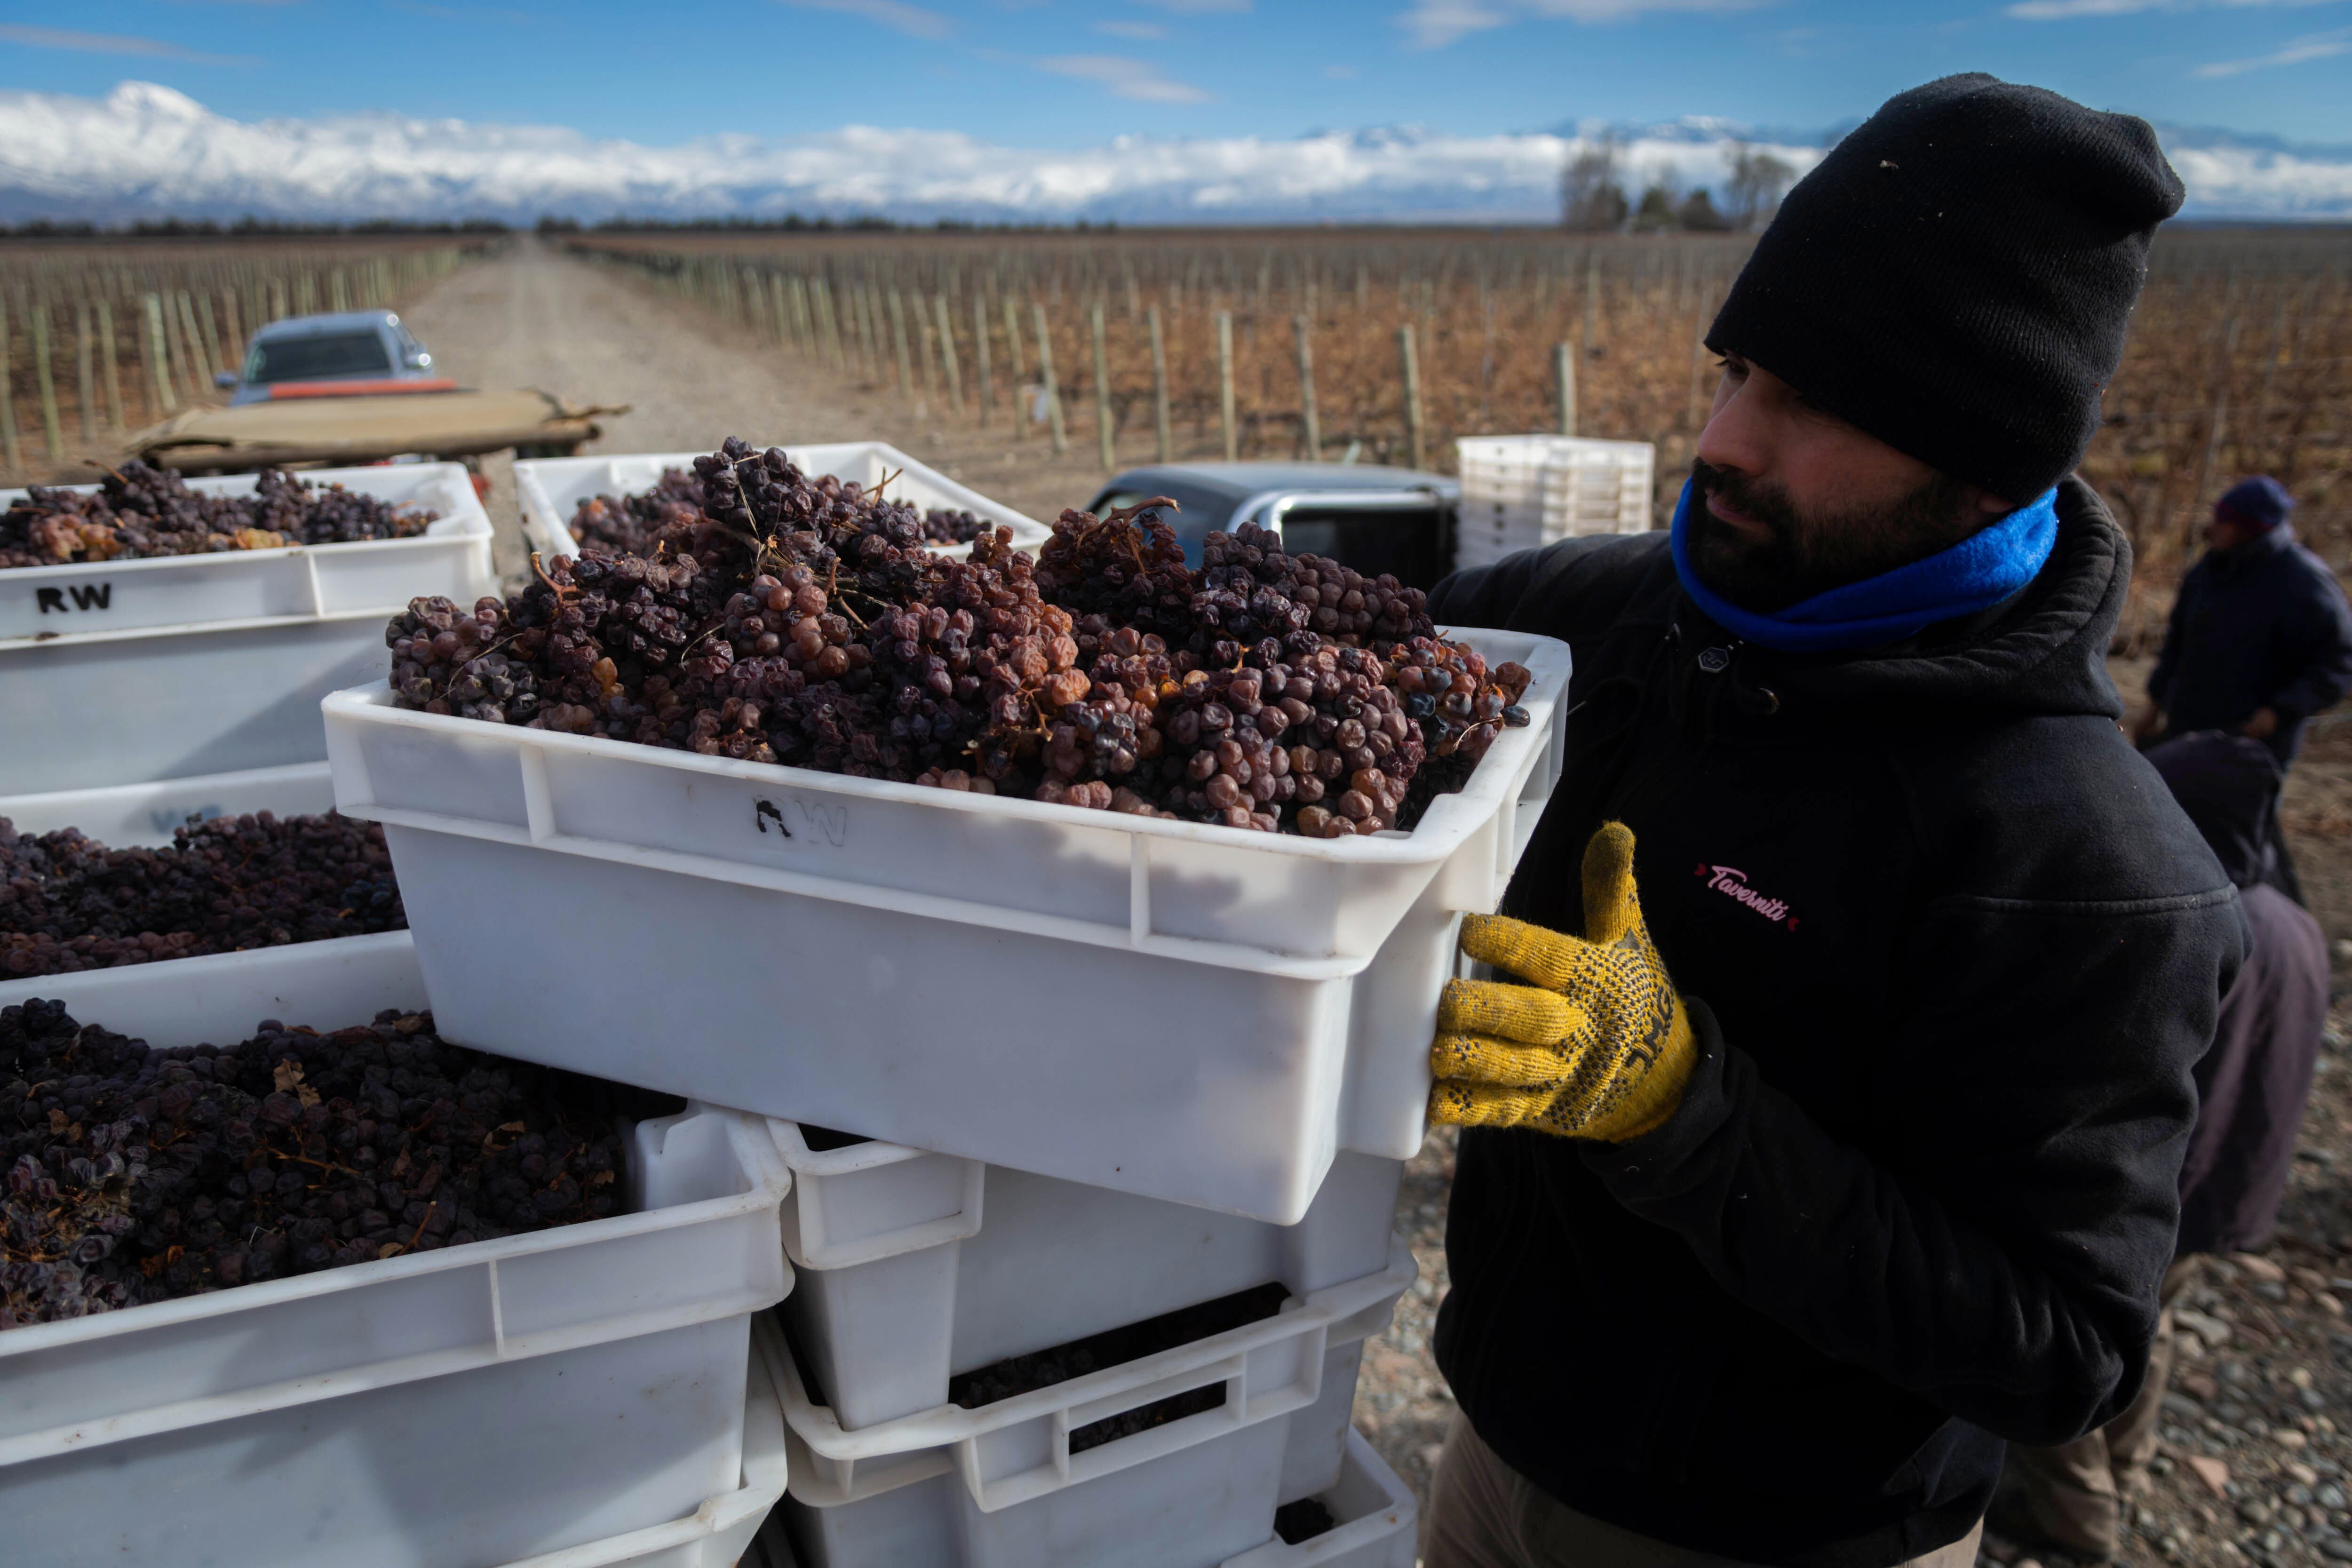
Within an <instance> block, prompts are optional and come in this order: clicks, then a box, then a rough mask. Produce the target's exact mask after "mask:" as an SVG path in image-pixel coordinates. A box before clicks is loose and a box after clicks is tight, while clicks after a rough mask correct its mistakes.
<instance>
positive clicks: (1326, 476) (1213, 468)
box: [1087, 463, 1462, 588]
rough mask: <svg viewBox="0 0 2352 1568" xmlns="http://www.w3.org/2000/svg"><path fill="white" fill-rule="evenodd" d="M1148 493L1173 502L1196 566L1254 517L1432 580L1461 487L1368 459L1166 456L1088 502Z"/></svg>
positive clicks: (1288, 538) (1337, 551) (1320, 546)
mask: <svg viewBox="0 0 2352 1568" xmlns="http://www.w3.org/2000/svg"><path fill="white" fill-rule="evenodd" d="M1152 496H1166V497H1168V498H1169V499H1170V500H1173V501H1174V502H1176V504H1177V506H1178V508H1179V510H1177V511H1176V512H1175V513H1174V514H1173V515H1171V516H1170V517H1169V518H1168V520H1167V521H1168V522H1169V523H1170V525H1171V526H1172V527H1173V528H1174V529H1175V530H1176V537H1177V539H1178V541H1179V542H1181V543H1182V544H1183V546H1184V558H1185V559H1186V560H1187V561H1189V562H1191V563H1192V564H1193V565H1195V566H1197V565H1199V564H1200V563H1201V542H1202V540H1204V539H1206V538H1207V537H1208V536H1209V535H1210V534H1211V533H1212V532H1213V531H1218V530H1223V531H1225V532H1228V533H1230V532H1232V531H1234V529H1236V528H1238V527H1240V526H1241V525H1242V524H1243V523H1244V522H1254V523H1255V524H1257V525H1258V526H1259V527H1260V528H1265V529H1271V530H1272V531H1275V532H1276V533H1278V534H1280V535H1281V536H1282V540H1283V544H1284V547H1285V548H1286V549H1288V550H1291V551H1294V552H1299V553H1302V554H1311V555H1325V556H1328V557H1330V558H1331V559H1333V560H1335V561H1338V562H1339V563H1341V564H1343V565H1347V566H1352V567H1354V568H1355V569H1356V570H1357V571H1359V572H1361V573H1363V574H1365V575H1366V576H1378V575H1380V574H1381V573H1383V572H1388V573H1393V574H1395V576H1396V579H1397V581H1398V582H1400V583H1402V584H1405V585H1406V586H1407V587H1412V588H1429V587H1434V586H1435V585H1436V584H1437V580H1438V579H1439V578H1441V577H1443V576H1444V575H1445V574H1446V573H1448V572H1450V571H1452V570H1453V566H1454V514H1455V510H1456V509H1457V507H1458V505H1459V503H1460V501H1461V498H1462V487H1461V486H1460V485H1459V484H1458V483H1456V482H1455V481H1454V480H1453V479H1447V478H1445V477H1444V475H1443V474H1425V473H1422V472H1419V471H1417V470H1415V469H1412V468H1380V467H1378V466H1375V465H1372V464H1368V463H1164V464H1158V465H1155V466H1153V467H1151V468H1129V469H1128V470H1127V471H1126V472H1125V473H1122V474H1119V475H1118V476H1117V477H1116V478H1114V479H1111V481H1110V482H1109V483H1108V484H1107V485H1105V486H1104V487H1103V489H1102V490H1101V491H1100V493H1098V494H1097V496H1096V497H1095V499H1094V500H1093V501H1092V502H1091V503H1089V505H1088V507H1087V510H1090V511H1094V512H1097V513H1099V512H1102V511H1105V510H1108V509H1110V508H1112V507H1121V506H1132V505H1134V504H1135V503H1136V502H1137V501H1139V500H1148V499H1149V498H1150V497H1152Z"/></svg>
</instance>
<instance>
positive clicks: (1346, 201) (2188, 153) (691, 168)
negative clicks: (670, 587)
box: [0, 81, 2352, 223]
mask: <svg viewBox="0 0 2352 1568" xmlns="http://www.w3.org/2000/svg"><path fill="white" fill-rule="evenodd" d="M1603 133H1604V132H1603V130H1602V128H1600V127H1572V126H1562V127H1559V128H1556V129H1553V130H1550V131H1541V132H1519V133H1511V134H1503V135H1489V136H1459V135H1450V134H1446V133H1444V132H1432V131H1426V130H1421V129H1417V128H1411V127H1390V128H1383V129H1379V130H1369V131H1354V132H1324V133H1318V134H1314V135H1308V136H1302V137H1297V138H1293V139H1289V140H1279V139H1272V138H1264V137H1248V136H1236V137H1227V138H1217V139H1197V140H1189V141H1150V140H1142V139H1136V138H1127V137H1121V138H1118V139H1117V140H1114V141H1110V142H1105V143H1103V144H1101V145H1099V146H1095V147H1088V148H1083V149H1079V150H1076V151H1050V150H1036V149H1029V148H1019V147H1007V146H1000V145H996V144H993V143H991V142H982V141H979V140H976V139H974V138H972V137H970V136H965V135H962V134H960V133H956V132H938V131H906V130H886V129H880V128H876V127H871V126H845V127H844V128H842V129H841V130H838V131H835V132H828V133H826V134H824V135H819V136H810V137H801V138H794V139H790V140H778V141H766V140H761V139H757V138H753V137H748V136H714V137H706V138H702V139H699V140H697V141H693V142H683V143H680V144H678V145H676V146H669V147H650V146H645V145H642V144H639V143H636V142H618V141H603V142H600V141H595V140H593V139H591V138H589V137H587V136H583V135H582V134H581V133H580V132H576V131H572V130H568V129H564V128H562V127H558V126H511V125H495V124H487V123H480V122H476V121H463V120H423V119H415V118H411V117H408V116H404V115H396V114H388V113H363V114H352V115H345V116H336V117H331V118H321V119H316V120H268V121H236V120H231V119H228V118H226V116H223V115H218V114H215V113H214V112H212V111H211V110H208V109H206V108H205V107H204V105H202V104H200V103H198V102H196V101H195V100H193V99H190V98H188V97H186V96H185V95H184V94H182V93H179V92H175V91H173V89H170V88H165V87H158V86H155V85H154V84H152V83H149V82H136V81H126V82H123V83H122V84H121V85H120V86H118V87H117V88H115V89H114V90H113V91H112V92H110V93H108V94H107V95H106V96H105V97H103V98H81V97H75V96H72V95H68V94H63V93H43V92H25V91H0V221H6V222H23V221H26V220H27V219H32V218H42V217H46V218H52V219H88V220H91V221H95V222H100V223H119V222H125V221H130V220H134V219H139V218H159V217H164V216H176V217H183V218H203V217H212V218H220V219H234V218H236V217H239V216H244V215H246V214H248V213H250V214H255V215H257V216H264V217H278V218H289V219H305V220H328V219H363V218H370V217H395V218H412V219H437V218H464V217H491V218H500V219H504V220H507V221H509V222H530V221H531V220H534V219H536V218H538V217H539V216H541V215H543V214H555V215H558V216H570V217H578V218H583V219H595V218H600V217H605V216H614V215H616V214H626V215H631V216H646V217H673V218H681V217H706V216H727V215H730V214H740V215H743V216H782V215H783V214H785V213H787V212H799V213H803V214H806V215H810V216H815V215H819V214H829V215H833V216H848V215H853V214H860V213H871V214H877V215H880V216H888V217H894V218H899V219H908V220H921V221H928V220H929V219H932V218H936V217H955V218H966V219H972V220H976V221H982V222H1002V221H1024V220H1034V221H1066V220H1068V219H1072V218H1078V217H1085V218H1088V219H1093V220H1097V221H1099V220H1103V219H1116V220H1118V221H1120V222H1126V223H1138V222H1143V223H1150V222H1192V223H1200V222H1223V223H1238V222H1247V221H1275V222H1319V221H1325V220H1368V221H1385V222H1440V221H1447V220H1454V221H1473V222H1508V221H1538V220H1541V219H1544V218H1547V217H1549V216H1551V215H1552V214H1553V212H1554V211H1555V210H1556V209H1555V202H1556V192H1557V189H1558V182H1559V171H1560V169H1561V167H1562V165H1563V164H1564V163H1565V162H1566V161H1567V160H1568V159H1569V158H1570V157H1571V156H1573V155H1574V154H1575V153H1577V152H1578V151H1579V150H1580V148H1581V147H1584V146H1587V145H1590V144H1591V142H1592V141H1593V140H1594V139H1595V138H1597V137H1598V136H1600V135H1601V134H1603ZM1617 134H1618V135H1619V137H1620V138H1621V140H1622V158H1623V161H1624V167H1625V169H1626V171H1627V174H1628V176H1629V178H1628V184H1632V185H1636V186H1638V185H1641V184H1647V183H1649V182H1650V181H1652V180H1654V179H1655V178H1657V177H1659V176H1660V175H1662V174H1663V175H1667V176H1669V177H1670V178H1671V180H1672V181H1673V183H1675V184H1677V185H1679V186H1681V187H1683V188H1688V187H1691V186H1696V185H1712V186H1716V187H1717V189H1718V190H1719V189H1720V185H1721V183H1722V180H1723V177H1724V173H1725V168H1724V160H1725V156H1726V153H1727V149H1728V148H1729V147H1730V145H1731V143H1732V142H1734V140H1735V139H1737V136H1738V128H1736V127H1733V126H1730V125H1727V124H1726V123H1724V122H1721V121H1712V120H1706V119H1701V118H1696V117H1694V118H1691V119H1686V120H1684V121H1676V122H1674V123H1671V124H1667V125H1662V126H1655V127H1649V128H1644V129H1639V130H1630V131H1620V132H1617ZM2164 134H2165V141H2166V147H2167V151H2168V153H2170V155H2171V158H2172V161H2173V163H2174V164H2175V166H2176V167H2178V168H2179V171H2180V174H2181V176H2182V178H2183V179H2184V180H2185V181H2186V182H2187V183H2188V185H2189V208H2188V214H2189V216H2201V217H2238V216H2242V217H2253V218H2303V219H2316V218H2347V217H2352V147H2311V146H2294V145H2288V144H2284V143H2280V142H2271V141H2266V140H2263V139H2262V138H2256V137H2244V136H2235V135H2231V134H2230V133H2228V132H2212V131H2193V130H2168V131H2166V132H2164ZM1827 140H1828V138H1825V137H1798V136H1792V135H1790V134H1789V133H1787V132H1771V133H1761V134H1757V135H1755V137H1754V142H1755V144H1756V145H1759V146H1763V147H1766V148H1768V149H1769V151H1771V152H1773V153H1777V154H1778V155H1779V156H1780V157H1781V158H1782V159H1784V160H1786V161H1787V162H1788V163H1790V165H1792V166H1793V167H1794V168H1796V169H1797V170H1799V171H1800V172H1801V171H1802V170H1804V169H1805V168H1807V167H1810V166H1811V163H1812V162H1813V161H1814V160H1815V159H1817V158H1819V157H1820V155H1821V147H1822V144H1823V142H1825V141H1827Z"/></svg>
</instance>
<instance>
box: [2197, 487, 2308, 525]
mask: <svg viewBox="0 0 2352 1568" xmlns="http://www.w3.org/2000/svg"><path fill="white" fill-rule="evenodd" d="M2213 510H2215V511H2217V512H2220V513H2222V514H2224V515H2225V516H2227V517H2228V518H2229V519H2230V521H2232V522H2234V523H2236V524H2238V525H2239V526H2240V527H2241V528H2250V529H2252V530H2253V531H2255V532H2256V533H2268V532H2269V531H2271V530H2272V529H2273V528H2276V527H2277V526H2278V525H2279V524H2280V523H2282V522H2284V521H2286V516H2287V513H2289V512H2291V511H2293V510H2294V497H2293V496H2291V495H2289V494H2287V493H2286V487H2285V486H2284V485H2283V484H2281V483H2279V482H2278V481H2277V480H2276V479H2272V478H2271V477H2270V476H2269V475H2268V474H2263V475H2259V476H2257V477H2256V478H2254V479H2240V480H2239V481H2238V482H2237V483H2236V484H2234V485H2231V487H2230V489H2229V490H2228V492H2227V493H2225V494H2224V495H2223V496H2222V497H2221V500H2217V501H2215V502H2214V503H2213Z"/></svg>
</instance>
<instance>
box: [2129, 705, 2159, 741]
mask: <svg viewBox="0 0 2352 1568" xmlns="http://www.w3.org/2000/svg"><path fill="white" fill-rule="evenodd" d="M2162 733H2164V710H2163V709H2161V708H2158V706H2157V705H2156V704H2155V703H2154V702H2149V703H2147V705H2145V706H2144V707H2142V708H2141V709H2140V710H2139V717H2138V718H2137V719H2135V720H2134V721H2132V729H2131V738H2132V740H2133V742H2135V743H2136V744H2138V745H2142V746H2145V745H2147V743H2148V742H2150V741H2153V740H2155V739H2156V738H2157V737H2158V735H2161V734H2162Z"/></svg>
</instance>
